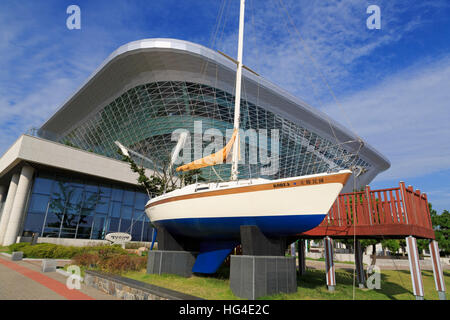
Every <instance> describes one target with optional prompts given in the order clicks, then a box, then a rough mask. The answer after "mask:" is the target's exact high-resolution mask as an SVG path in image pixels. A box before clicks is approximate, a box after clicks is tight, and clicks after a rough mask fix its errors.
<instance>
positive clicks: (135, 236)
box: [131, 219, 142, 241]
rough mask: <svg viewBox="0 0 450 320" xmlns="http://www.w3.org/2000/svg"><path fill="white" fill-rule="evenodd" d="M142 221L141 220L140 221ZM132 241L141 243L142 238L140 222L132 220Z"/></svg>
mask: <svg viewBox="0 0 450 320" xmlns="http://www.w3.org/2000/svg"><path fill="white" fill-rule="evenodd" d="M141 220H142V219H141ZM131 236H132V239H131V240H133V241H141V238H142V221H134V220H133V228H132V231H131Z"/></svg>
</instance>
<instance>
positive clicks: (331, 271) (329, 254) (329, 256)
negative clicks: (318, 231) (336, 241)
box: [323, 237, 336, 291]
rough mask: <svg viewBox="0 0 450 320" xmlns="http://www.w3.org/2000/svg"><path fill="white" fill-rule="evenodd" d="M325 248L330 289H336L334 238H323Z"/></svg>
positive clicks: (327, 278)
mask: <svg viewBox="0 0 450 320" xmlns="http://www.w3.org/2000/svg"><path fill="white" fill-rule="evenodd" d="M323 243H324V248H325V271H326V280H327V287H328V291H334V289H335V287H336V274H335V268H334V261H333V239H331V238H330V237H325V238H324V239H323Z"/></svg>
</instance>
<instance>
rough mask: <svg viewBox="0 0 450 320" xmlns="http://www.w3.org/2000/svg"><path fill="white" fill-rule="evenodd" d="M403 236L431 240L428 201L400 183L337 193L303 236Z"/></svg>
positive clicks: (432, 232)
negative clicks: (319, 220)
mask: <svg viewBox="0 0 450 320" xmlns="http://www.w3.org/2000/svg"><path fill="white" fill-rule="evenodd" d="M355 235H356V236H360V237H363V236H373V237H384V236H389V237H404V236H409V235H414V236H417V237H420V238H428V239H434V231H433V227H432V224H431V218H430V212H429V208H428V199H427V196H426V194H421V193H420V190H416V191H414V189H413V188H412V187H411V186H409V187H408V188H406V187H405V183H404V182H400V184H399V187H397V188H389V189H380V190H371V189H370V187H369V186H367V187H366V188H365V190H364V191H360V192H353V193H344V194H340V195H339V197H338V198H337V199H336V201H335V203H334V204H333V206H332V207H331V209H330V211H329V212H328V215H327V216H326V217H325V219H324V220H323V221H322V223H321V224H320V225H319V226H318V227H316V228H314V229H312V230H310V231H307V232H305V233H302V234H301V236H306V237H322V236H335V237H349V236H355Z"/></svg>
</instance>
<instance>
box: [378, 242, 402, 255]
mask: <svg viewBox="0 0 450 320" xmlns="http://www.w3.org/2000/svg"><path fill="white" fill-rule="evenodd" d="M381 245H382V246H383V248H386V249H388V250H389V252H391V253H396V252H397V251H398V249H400V242H399V241H398V240H396V239H386V240H382V241H381Z"/></svg>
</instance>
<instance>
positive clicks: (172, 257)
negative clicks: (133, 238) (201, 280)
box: [147, 250, 195, 277]
mask: <svg viewBox="0 0 450 320" xmlns="http://www.w3.org/2000/svg"><path fill="white" fill-rule="evenodd" d="M194 263H195V253H194V252H189V251H164V250H152V251H149V252H148V260H147V273H149V274H162V273H168V274H176V275H179V276H182V277H190V276H191V275H192V267H193V266H194Z"/></svg>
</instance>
